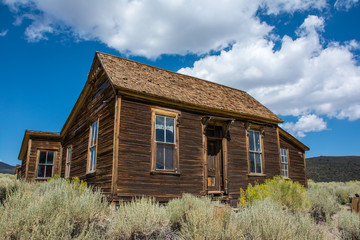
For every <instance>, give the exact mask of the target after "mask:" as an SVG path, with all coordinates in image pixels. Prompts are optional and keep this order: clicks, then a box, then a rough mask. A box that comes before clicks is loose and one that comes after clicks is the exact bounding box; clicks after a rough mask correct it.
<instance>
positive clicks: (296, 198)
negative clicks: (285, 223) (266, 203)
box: [265, 176, 310, 211]
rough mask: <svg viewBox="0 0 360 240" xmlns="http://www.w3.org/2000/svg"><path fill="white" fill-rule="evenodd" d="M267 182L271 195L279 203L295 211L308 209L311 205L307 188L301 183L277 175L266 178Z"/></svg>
mask: <svg viewBox="0 0 360 240" xmlns="http://www.w3.org/2000/svg"><path fill="white" fill-rule="evenodd" d="M265 184H266V185H267V186H268V188H269V192H270V197H271V198H272V199H274V200H275V201H277V202H278V203H279V204H281V205H285V206H287V207H288V208H289V209H291V210H294V211H298V210H306V209H308V208H309V207H310V202H309V201H308V200H307V198H306V188H305V187H304V186H303V185H301V184H300V183H298V182H293V181H291V180H285V179H284V178H283V177H282V176H275V177H274V178H273V179H268V180H266V181H265Z"/></svg>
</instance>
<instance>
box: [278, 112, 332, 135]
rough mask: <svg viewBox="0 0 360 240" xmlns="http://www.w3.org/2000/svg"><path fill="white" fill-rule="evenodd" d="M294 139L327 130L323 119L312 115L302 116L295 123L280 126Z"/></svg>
mask: <svg viewBox="0 0 360 240" xmlns="http://www.w3.org/2000/svg"><path fill="white" fill-rule="evenodd" d="M280 126H281V127H282V128H284V129H285V130H287V131H288V132H289V133H291V134H293V135H294V136H296V137H305V136H306V134H305V133H308V132H320V131H323V130H326V129H327V124H326V122H325V121H324V119H322V118H320V117H318V116H316V115H314V114H309V115H304V116H301V117H300V118H299V120H298V121H297V122H296V123H293V122H287V123H284V124H281V125H280Z"/></svg>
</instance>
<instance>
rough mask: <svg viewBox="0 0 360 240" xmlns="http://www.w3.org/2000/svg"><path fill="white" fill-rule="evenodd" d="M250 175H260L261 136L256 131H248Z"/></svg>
mask: <svg viewBox="0 0 360 240" xmlns="http://www.w3.org/2000/svg"><path fill="white" fill-rule="evenodd" d="M248 137H249V158H250V173H257V174H260V173H262V163H261V162H262V159H261V158H262V148H261V134H260V132H258V131H252V130H250V131H248Z"/></svg>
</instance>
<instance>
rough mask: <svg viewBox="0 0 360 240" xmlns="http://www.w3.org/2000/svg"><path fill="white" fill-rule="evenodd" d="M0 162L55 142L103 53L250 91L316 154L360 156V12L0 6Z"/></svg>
mask: <svg viewBox="0 0 360 240" xmlns="http://www.w3.org/2000/svg"><path fill="white" fill-rule="evenodd" d="M0 20H1V21H0V54H1V58H0V61H1V64H0V72H1V77H0V79H1V88H0V161H3V162H6V163H9V164H12V165H15V164H19V163H20V161H18V160H17V157H18V153H19V150H20V146H21V141H22V138H23V135H24V132H25V130H26V129H29V130H41V131H53V132H59V131H60V130H61V128H62V126H63V124H64V123H65V121H66V119H67V117H68V115H69V113H70V111H71V109H72V107H73V106H74V104H75V102H76V100H77V98H78V96H79V94H80V92H81V90H82V88H83V86H84V84H85V82H86V79H87V73H88V71H89V70H90V66H91V63H92V60H93V57H94V54H95V51H101V52H105V53H109V54H114V55H117V56H122V57H126V58H130V59H133V60H136V61H140V62H143V63H147V64H150V65H154V66H158V67H161V68H165V69H168V70H172V71H179V72H181V73H184V74H188V75H192V76H196V77H200V78H203V79H207V80H210V81H214V82H217V83H220V84H224V85H228V86H231V87H235V88H238V89H241V90H244V91H247V92H248V93H250V94H251V95H252V96H254V97H255V98H256V99H258V100H259V101H260V102H262V103H263V104H264V105H265V106H267V107H268V108H269V109H271V110H272V111H273V112H275V113H276V114H278V115H279V116H280V117H281V118H282V119H284V120H285V123H284V124H283V125H282V127H283V128H285V129H286V130H288V131H289V132H290V133H292V134H293V135H294V136H296V137H298V138H299V139H300V140H301V141H302V142H303V143H305V144H306V145H307V146H309V147H310V149H311V150H310V151H309V152H307V154H306V156H307V157H314V156H320V155H323V156H326V155H328V156H330V155H335V156H345V155H360V147H359V137H358V136H359V135H360V30H359V29H360V28H359V26H358V25H359V22H360V3H359V0H347V1H345V0H331V1H326V0H306V1H302V0H296V1H294V0H273V1H265V0H254V1H239V0H227V1H215V0H214V1H212V0H197V1H194V0H188V1H185V0H173V1H161V0H154V1H144V0H133V1H122V0H119V1H117V0H116V1H115V0H109V1H106V4H105V3H104V1H95V0H89V1H74V0H51V1H49V0H28V1H27V0H0Z"/></svg>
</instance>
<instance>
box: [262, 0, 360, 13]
mask: <svg viewBox="0 0 360 240" xmlns="http://www.w3.org/2000/svg"><path fill="white" fill-rule="evenodd" d="M355 1H356V0H355ZM263 7H264V8H265V9H266V12H267V13H268V14H279V13H282V12H288V13H294V12H295V11H298V10H307V9H310V8H313V9H323V8H325V7H326V1H312V0H305V1H304V0H277V1H267V0H263Z"/></svg>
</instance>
